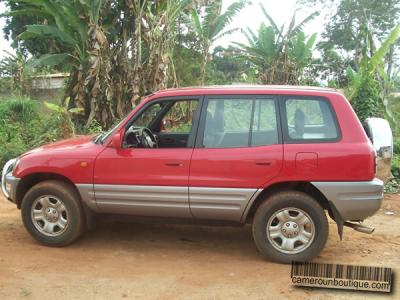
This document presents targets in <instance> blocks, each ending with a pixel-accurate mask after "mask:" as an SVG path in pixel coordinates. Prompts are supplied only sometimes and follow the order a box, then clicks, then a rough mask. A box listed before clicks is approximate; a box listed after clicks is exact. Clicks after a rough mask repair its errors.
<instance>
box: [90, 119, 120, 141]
mask: <svg viewBox="0 0 400 300" xmlns="http://www.w3.org/2000/svg"><path fill="white" fill-rule="evenodd" d="M124 120H125V117H124V118H122V119H121V120H120V121H119V122H118V123H117V124H116V125H115V126H113V127H111V129H109V130H108V131H105V132H102V133H100V134H99V135H97V136H96V137H95V139H94V142H95V143H96V144H97V143H100V144H103V143H104V141H105V140H106V139H107V138H108V137H109V136H110V135H111V134H112V133H113V132H114V131H115V130H116V129H117V128H118V127H119V125H121V123H122V122H123V121H124Z"/></svg>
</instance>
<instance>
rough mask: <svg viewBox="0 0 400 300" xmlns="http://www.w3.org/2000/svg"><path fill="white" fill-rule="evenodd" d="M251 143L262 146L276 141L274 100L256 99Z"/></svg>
mask: <svg viewBox="0 0 400 300" xmlns="http://www.w3.org/2000/svg"><path fill="white" fill-rule="evenodd" d="M253 120H254V121H253V130H252V138H251V145H252V146H262V145H271V144H277V143H278V131H277V124H276V111H275V102H274V101H273V100H266V99H265V100H256V101H255V103H254V119H253Z"/></svg>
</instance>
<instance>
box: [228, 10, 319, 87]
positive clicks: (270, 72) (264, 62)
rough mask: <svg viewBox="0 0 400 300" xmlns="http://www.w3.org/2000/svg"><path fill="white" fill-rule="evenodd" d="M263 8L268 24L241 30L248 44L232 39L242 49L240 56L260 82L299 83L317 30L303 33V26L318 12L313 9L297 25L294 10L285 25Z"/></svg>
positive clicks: (310, 55)
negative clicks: (253, 28) (312, 32)
mask: <svg viewBox="0 0 400 300" xmlns="http://www.w3.org/2000/svg"><path fill="white" fill-rule="evenodd" d="M260 8H261V10H262V11H263V13H264V15H265V17H266V19H267V20H268V23H269V25H266V24H265V23H264V22H263V23H261V24H260V27H259V29H258V32H257V33H255V32H254V31H252V30H251V29H250V28H247V30H246V31H245V32H244V34H245V37H246V39H247V44H243V43H235V44H236V45H237V46H238V47H239V50H241V55H240V56H241V57H242V58H243V59H245V60H247V61H249V62H250V64H251V65H252V67H253V68H255V69H256V71H257V73H258V78H259V81H260V82H261V83H263V84H298V83H299V82H300V81H301V77H302V74H303V71H304V69H305V68H306V67H307V66H308V65H309V63H310V61H311V57H312V48H313V46H314V43H315V40H316V34H315V33H314V34H312V35H311V36H309V37H306V36H305V34H304V32H303V30H302V29H303V27H304V25H306V24H307V23H308V22H310V21H311V20H313V19H314V18H315V17H316V16H317V15H318V12H314V13H312V14H310V15H309V16H307V17H306V18H305V19H303V20H302V21H301V22H300V23H298V24H297V25H296V14H294V15H293V17H292V19H291V21H290V23H289V26H288V28H287V29H286V30H285V26H284V25H282V26H281V27H279V26H278V25H277V24H276V23H275V21H274V20H273V18H272V17H271V16H270V15H269V14H268V13H267V11H266V9H265V8H264V6H263V5H262V4H260Z"/></svg>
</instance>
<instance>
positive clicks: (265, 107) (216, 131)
mask: <svg viewBox="0 0 400 300" xmlns="http://www.w3.org/2000/svg"><path fill="white" fill-rule="evenodd" d="M276 118H277V115H276V107H275V101H274V100H273V99H237V98H235V99H209V100H208V105H207V110H206V117H205V124H204V134H203V147H206V148H231V147H251V146H265V145H272V144H277V143H278V129H277V120H276Z"/></svg>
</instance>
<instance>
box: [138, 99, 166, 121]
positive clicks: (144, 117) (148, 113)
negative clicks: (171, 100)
mask: <svg viewBox="0 0 400 300" xmlns="http://www.w3.org/2000/svg"><path fill="white" fill-rule="evenodd" d="M166 104H167V103H166V102H165V103H156V104H153V105H151V106H149V107H148V108H147V109H146V110H145V111H144V112H142V114H141V115H140V116H139V118H138V119H137V120H136V121H135V122H134V123H133V126H134V127H149V126H150V123H151V121H153V120H154V118H155V117H156V116H157V115H158V113H159V112H160V111H161V109H162V108H163V107H164V106H165V105H166Z"/></svg>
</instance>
